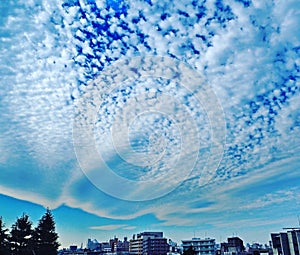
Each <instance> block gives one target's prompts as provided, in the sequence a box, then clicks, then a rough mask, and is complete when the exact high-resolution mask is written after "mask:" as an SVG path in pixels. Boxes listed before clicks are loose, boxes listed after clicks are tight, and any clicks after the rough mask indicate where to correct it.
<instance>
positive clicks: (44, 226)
mask: <svg viewBox="0 0 300 255" xmlns="http://www.w3.org/2000/svg"><path fill="white" fill-rule="evenodd" d="M57 240H58V234H57V233H56V232H55V221H54V217H53V215H52V213H51V211H50V210H49V209H47V211H46V213H45V214H44V215H43V217H42V218H41V219H40V221H39V223H38V226H37V227H36V229H35V231H34V241H35V253H36V255H45V254H47V255H56V254H57V249H58V247H59V246H60V244H59V242H58V241H57Z"/></svg>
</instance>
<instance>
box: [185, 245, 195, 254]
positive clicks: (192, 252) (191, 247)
mask: <svg viewBox="0 0 300 255" xmlns="http://www.w3.org/2000/svg"><path fill="white" fill-rule="evenodd" d="M195 254H196V251H195V249H194V247H193V246H190V247H189V248H187V249H186V250H185V251H184V252H183V255H195Z"/></svg>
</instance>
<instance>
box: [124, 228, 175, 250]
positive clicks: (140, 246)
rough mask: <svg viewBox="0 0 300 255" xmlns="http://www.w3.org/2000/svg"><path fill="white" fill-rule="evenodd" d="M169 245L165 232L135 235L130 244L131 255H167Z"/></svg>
mask: <svg viewBox="0 0 300 255" xmlns="http://www.w3.org/2000/svg"><path fill="white" fill-rule="evenodd" d="M168 251H169V244H168V241H167V238H164V237H163V232H142V233H139V234H137V235H133V237H132V239H131V240H130V244H129V253H130V255H167V253H168Z"/></svg>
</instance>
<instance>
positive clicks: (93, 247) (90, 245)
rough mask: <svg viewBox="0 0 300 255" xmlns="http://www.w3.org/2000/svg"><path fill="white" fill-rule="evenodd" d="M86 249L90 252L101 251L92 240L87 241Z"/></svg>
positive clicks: (96, 242)
mask: <svg viewBox="0 0 300 255" xmlns="http://www.w3.org/2000/svg"><path fill="white" fill-rule="evenodd" d="M86 247H87V249H89V250H91V251H100V250H101V244H100V243H99V242H98V241H97V240H96V239H94V240H92V239H88V241H87V245H86Z"/></svg>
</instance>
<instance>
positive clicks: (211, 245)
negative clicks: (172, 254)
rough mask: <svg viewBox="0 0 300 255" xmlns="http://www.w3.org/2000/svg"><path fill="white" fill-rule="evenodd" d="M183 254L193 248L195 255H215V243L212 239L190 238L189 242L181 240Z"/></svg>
mask: <svg viewBox="0 0 300 255" xmlns="http://www.w3.org/2000/svg"><path fill="white" fill-rule="evenodd" d="M181 242H182V247H183V252H185V251H187V250H188V249H189V248H190V247H192V248H193V250H194V252H195V255H215V254H216V242H215V239H212V238H205V239H201V238H196V237H195V238H192V239H191V240H182V241H181Z"/></svg>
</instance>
